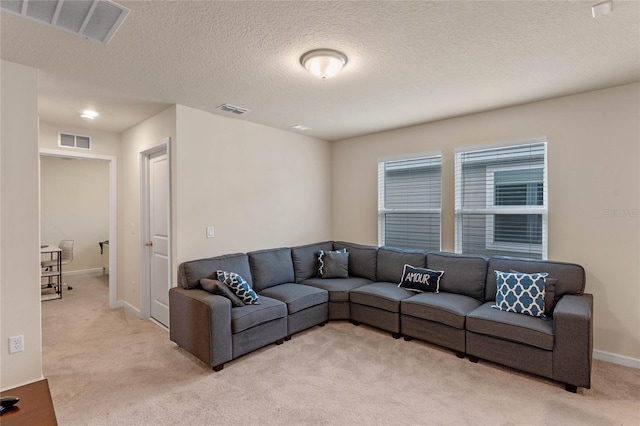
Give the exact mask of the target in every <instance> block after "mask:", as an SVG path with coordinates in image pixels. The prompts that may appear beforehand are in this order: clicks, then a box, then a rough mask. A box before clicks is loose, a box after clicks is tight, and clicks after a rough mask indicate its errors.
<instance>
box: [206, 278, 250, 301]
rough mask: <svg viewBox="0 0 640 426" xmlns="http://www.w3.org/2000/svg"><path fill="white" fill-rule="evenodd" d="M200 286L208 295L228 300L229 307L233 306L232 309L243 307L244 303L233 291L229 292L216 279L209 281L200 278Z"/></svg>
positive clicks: (228, 289)
mask: <svg viewBox="0 0 640 426" xmlns="http://www.w3.org/2000/svg"><path fill="white" fill-rule="evenodd" d="M200 285H201V286H202V288H204V289H205V290H207V291H208V292H209V293H213V294H216V295H218V296H222V297H226V298H227V299H229V300H230V301H231V306H233V307H234V308H238V307H240V306H244V302H243V301H242V299H240V298H239V297H238V296H236V294H235V293H234V291H233V290H231V288H230V287H229V286H227V285H226V284H225V283H223V282H222V281H218V280H217V279H215V280H210V279H209V278H202V279H201V280H200Z"/></svg>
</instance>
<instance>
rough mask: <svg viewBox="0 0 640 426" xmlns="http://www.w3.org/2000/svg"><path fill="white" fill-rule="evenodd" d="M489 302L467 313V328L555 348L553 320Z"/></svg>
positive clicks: (505, 338)
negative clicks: (524, 313) (520, 312)
mask: <svg viewBox="0 0 640 426" xmlns="http://www.w3.org/2000/svg"><path fill="white" fill-rule="evenodd" d="M491 305H493V302H487V303H485V304H483V305H481V306H480V307H479V308H478V309H475V310H474V311H472V312H471V313H470V314H469V315H467V324H466V327H467V330H469V331H471V332H474V333H478V334H484V335H486V336H492V337H498V338H500V339H504V340H510V341H512V342H518V343H523V344H526V345H529V346H535V347H537V348H541V349H546V350H549V351H551V350H553V341H554V335H553V321H552V320H548V321H545V320H543V319H542V318H537V317H532V316H529V315H521V314H516V313H514V312H505V311H501V310H498V309H493V308H492V307H491Z"/></svg>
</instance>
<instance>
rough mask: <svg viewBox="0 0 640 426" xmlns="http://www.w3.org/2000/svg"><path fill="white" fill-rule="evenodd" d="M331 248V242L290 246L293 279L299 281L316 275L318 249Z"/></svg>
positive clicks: (327, 249)
mask: <svg viewBox="0 0 640 426" xmlns="http://www.w3.org/2000/svg"><path fill="white" fill-rule="evenodd" d="M319 250H323V251H330V250H333V242H331V241H327V242H324V243H315V244H307V245H305V246H298V247H292V248H291V257H292V258H293V271H294V274H295V280H296V282H297V283H300V282H302V281H304V280H308V279H309V278H315V277H317V276H318V253H317V252H318V251H319Z"/></svg>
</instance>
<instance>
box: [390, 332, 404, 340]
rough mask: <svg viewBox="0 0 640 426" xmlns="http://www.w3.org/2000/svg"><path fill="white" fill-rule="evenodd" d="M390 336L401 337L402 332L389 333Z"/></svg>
mask: <svg viewBox="0 0 640 426" xmlns="http://www.w3.org/2000/svg"><path fill="white" fill-rule="evenodd" d="M391 337H393V338H394V339H399V338H401V337H402V334H400V333H391Z"/></svg>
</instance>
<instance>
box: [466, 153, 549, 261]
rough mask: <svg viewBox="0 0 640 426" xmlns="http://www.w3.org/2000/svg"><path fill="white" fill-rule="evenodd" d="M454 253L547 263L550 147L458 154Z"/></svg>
mask: <svg viewBox="0 0 640 426" xmlns="http://www.w3.org/2000/svg"><path fill="white" fill-rule="evenodd" d="M455 169H456V171H455V173H456V252H458V253H475V254H484V255H487V256H493V255H504V256H516V257H528V258H534V259H546V257H547V174H546V170H547V144H546V141H545V142H537V143H531V144H525V145H515V146H508V147H502V148H492V149H482V150H461V151H458V152H456V165H455Z"/></svg>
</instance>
